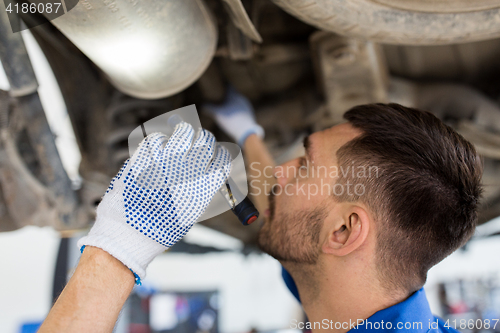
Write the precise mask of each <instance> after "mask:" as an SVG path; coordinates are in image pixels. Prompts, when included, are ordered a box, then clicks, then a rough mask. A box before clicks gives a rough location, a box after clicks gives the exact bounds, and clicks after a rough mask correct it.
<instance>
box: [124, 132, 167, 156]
mask: <svg viewBox="0 0 500 333" xmlns="http://www.w3.org/2000/svg"><path fill="white" fill-rule="evenodd" d="M167 140H168V137H167V136H166V135H165V134H163V133H160V132H155V133H151V134H150V135H148V136H147V137H145V138H144V139H143V140H142V141H141V143H140V144H139V147H138V148H137V150H136V152H135V153H134V155H133V156H132V161H133V162H135V161H137V160H146V159H152V158H155V157H158V156H160V154H161V152H162V147H163V145H164V144H165V142H167Z"/></svg>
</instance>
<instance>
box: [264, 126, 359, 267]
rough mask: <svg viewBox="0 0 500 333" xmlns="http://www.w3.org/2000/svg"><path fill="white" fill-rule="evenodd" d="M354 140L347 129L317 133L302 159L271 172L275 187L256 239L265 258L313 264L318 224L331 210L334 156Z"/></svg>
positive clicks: (317, 249) (317, 248)
mask: <svg viewBox="0 0 500 333" xmlns="http://www.w3.org/2000/svg"><path fill="white" fill-rule="evenodd" d="M359 134H360V132H359V131H358V130H357V129H355V128H354V127H352V126H351V125H350V124H341V125H337V126H334V127H332V128H329V129H326V130H324V131H321V132H316V133H314V134H312V135H310V136H309V137H308V138H307V139H306V140H304V148H305V150H306V153H305V155H304V156H301V157H299V158H296V159H294V160H292V161H289V162H287V163H285V164H282V165H280V166H278V167H276V169H275V173H274V175H275V177H276V179H277V185H276V186H275V187H274V188H273V190H272V191H271V193H270V196H269V211H268V212H266V213H265V215H266V217H265V222H264V225H263V226H262V229H261V230H260V232H259V237H258V244H259V247H260V248H261V249H262V250H263V251H264V252H266V253H268V254H269V255H271V256H273V257H274V258H276V259H277V260H280V261H282V262H286V261H288V262H295V263H305V264H314V263H316V261H317V258H318V255H319V253H320V249H321V247H320V244H319V243H320V238H321V233H322V229H323V224H324V223H323V222H324V221H325V219H327V217H328V216H329V215H330V214H331V213H332V210H333V208H334V206H335V204H336V203H335V201H334V196H333V190H334V185H335V183H336V181H337V179H338V174H339V172H340V171H341V170H340V168H338V166H337V160H336V153H337V150H338V149H339V148H340V147H342V146H343V145H344V144H345V143H347V142H349V141H350V140H352V139H354V138H355V137H356V136H358V135H359Z"/></svg>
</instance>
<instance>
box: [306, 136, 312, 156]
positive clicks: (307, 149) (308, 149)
mask: <svg viewBox="0 0 500 333" xmlns="http://www.w3.org/2000/svg"><path fill="white" fill-rule="evenodd" d="M304 149H305V150H306V156H307V157H308V158H309V160H312V155H311V140H310V139H309V135H308V136H306V137H305V138H304Z"/></svg>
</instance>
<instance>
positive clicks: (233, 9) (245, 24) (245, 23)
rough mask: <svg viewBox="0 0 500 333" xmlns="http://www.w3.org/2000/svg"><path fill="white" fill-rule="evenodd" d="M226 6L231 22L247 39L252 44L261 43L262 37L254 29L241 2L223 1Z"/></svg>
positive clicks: (238, 0) (233, 0)
mask: <svg viewBox="0 0 500 333" xmlns="http://www.w3.org/2000/svg"><path fill="white" fill-rule="evenodd" d="M223 1H224V2H225V3H226V5H227V7H226V8H227V10H228V12H229V16H230V17H231V21H232V22H233V23H234V25H235V26H236V27H238V28H239V29H240V30H241V31H242V32H243V33H244V34H245V35H246V36H247V37H248V38H250V39H252V40H253V41H254V42H257V43H262V37H261V36H260V34H259V32H258V31H257V29H256V28H255V26H254V24H253V23H252V21H251V20H250V18H249V17H248V14H247V11H246V10H245V7H244V6H243V3H242V1H241V0H223Z"/></svg>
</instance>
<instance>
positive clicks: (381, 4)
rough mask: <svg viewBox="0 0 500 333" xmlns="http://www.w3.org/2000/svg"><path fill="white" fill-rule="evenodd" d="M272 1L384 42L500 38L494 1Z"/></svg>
mask: <svg viewBox="0 0 500 333" xmlns="http://www.w3.org/2000/svg"><path fill="white" fill-rule="evenodd" d="M272 1H273V2H274V3H275V4H277V5H278V6H280V7H281V8H282V9H284V10H285V11H287V12H288V13H290V14H292V15H293V16H295V17H297V18H299V19H301V20H302V21H304V22H307V23H309V24H311V25H313V26H315V27H317V28H319V29H322V30H327V31H332V32H335V33H338V34H340V35H344V36H348V37H353V38H361V39H368V40H372V41H376V42H380V43H385V44H398V45H443V44H457V43H465V42H472V41H479V40H486V39H492V38H496V37H500V3H498V1H492V0H468V1H464V0H435V1H434V2H430V1H429V0H427V1H423V0H406V1H401V0H397V1H396V0H272ZM450 1H452V2H453V6H450V5H449V2H450Z"/></svg>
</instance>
